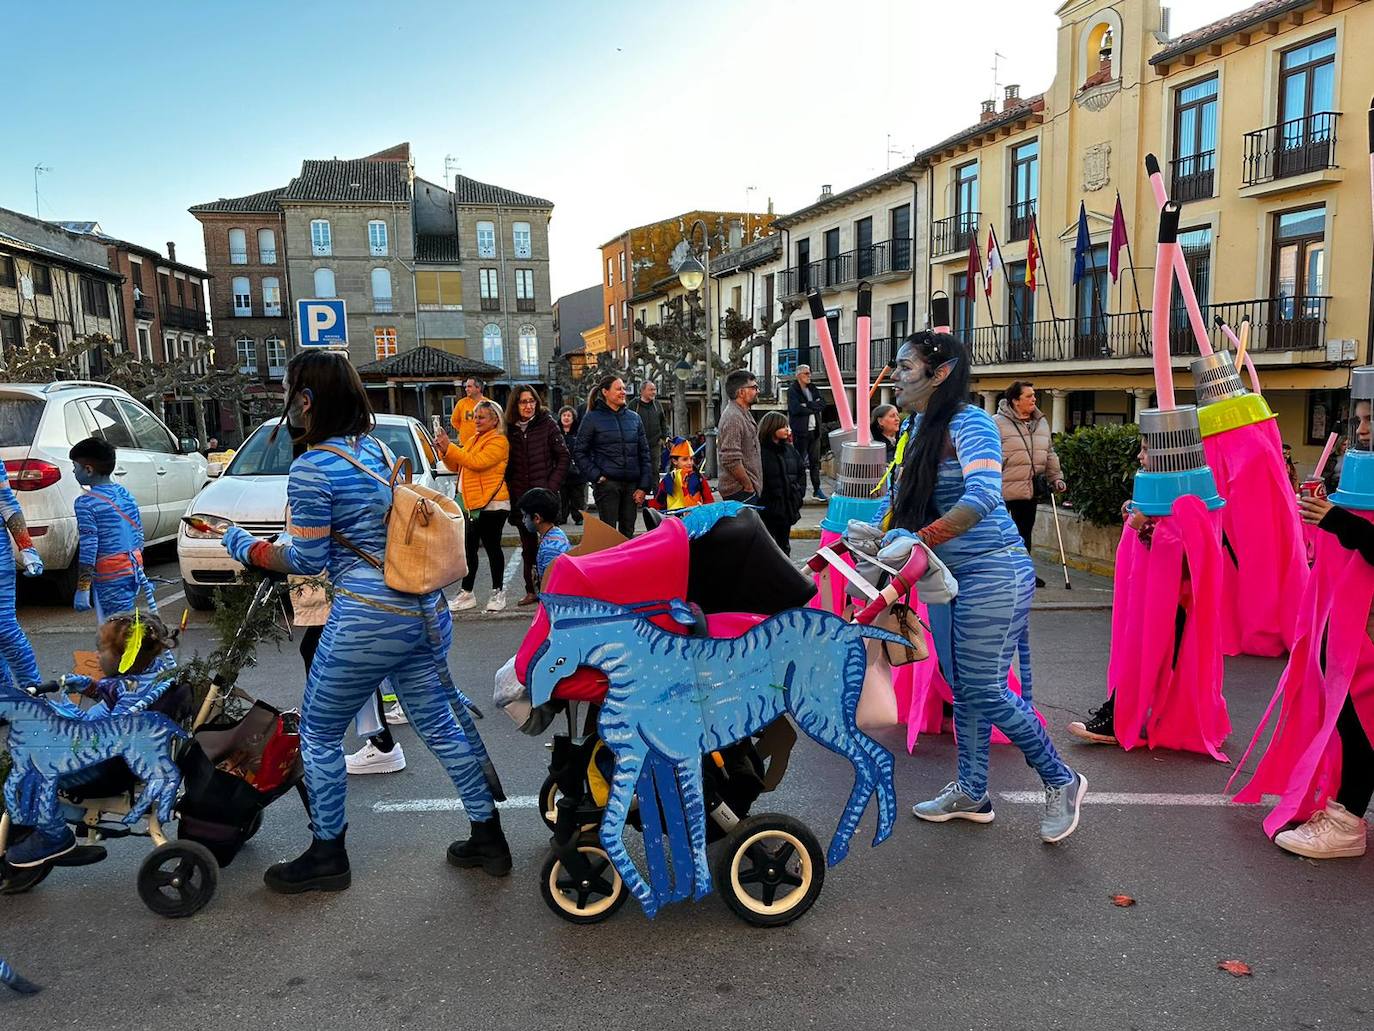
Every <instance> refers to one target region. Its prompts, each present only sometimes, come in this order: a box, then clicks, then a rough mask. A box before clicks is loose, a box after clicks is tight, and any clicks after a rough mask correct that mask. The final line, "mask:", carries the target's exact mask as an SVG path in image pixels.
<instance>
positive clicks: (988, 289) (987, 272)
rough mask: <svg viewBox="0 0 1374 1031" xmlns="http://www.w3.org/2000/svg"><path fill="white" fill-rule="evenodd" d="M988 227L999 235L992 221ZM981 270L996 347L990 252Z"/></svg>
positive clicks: (989, 321)
mask: <svg viewBox="0 0 1374 1031" xmlns="http://www.w3.org/2000/svg"><path fill="white" fill-rule="evenodd" d="M978 228H979V230H982V228H983V227H982V226H979V227H978ZM988 229H989V230H990V231H991V232H992V234H993V236H994V237H995V236H996V235H997V230H995V229H993V228H992V223H991V222H989V223H988ZM981 235H982V233H981V231H980V232H979V233H978V236H981ZM978 236H975V237H974V239H973V246H974V248H975V249H976V248H977V246H978ZM979 257H980V258H981V257H982V255H979ZM979 271H981V272H982V274H983V300H985V301H987V302H988V323H989V324H990V325H991V326H992V344H993V346H994V347H996V346H997V316H996V315H994V314H993V313H992V255H991V254H989V255H988V257H987V265H985V266H984V267H983V268H982V269H980V270H979Z"/></svg>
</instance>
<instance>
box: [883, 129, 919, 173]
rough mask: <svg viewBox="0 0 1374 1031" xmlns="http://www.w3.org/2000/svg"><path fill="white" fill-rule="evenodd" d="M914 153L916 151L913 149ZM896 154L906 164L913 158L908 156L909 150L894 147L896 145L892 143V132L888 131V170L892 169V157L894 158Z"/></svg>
mask: <svg viewBox="0 0 1374 1031" xmlns="http://www.w3.org/2000/svg"><path fill="white" fill-rule="evenodd" d="M913 153H914V151H913ZM894 155H895V156H896V157H899V158H901V159H902V164H906V163H907V162H908V161H910V160H911V158H910V157H909V156H908V153H907V151H905V150H903V149H902V148H901V147H894V146H893V145H892V133H888V134H887V170H888V171H889V172H890V171H892V158H893V156H894Z"/></svg>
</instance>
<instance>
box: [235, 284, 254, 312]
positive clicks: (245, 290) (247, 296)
mask: <svg viewBox="0 0 1374 1031" xmlns="http://www.w3.org/2000/svg"><path fill="white" fill-rule="evenodd" d="M233 294H234V314H235V315H252V314H253V293H252V288H251V287H249V285H248V277H247V276H235V277H234V289H233Z"/></svg>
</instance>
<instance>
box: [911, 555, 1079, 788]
mask: <svg viewBox="0 0 1374 1031" xmlns="http://www.w3.org/2000/svg"><path fill="white" fill-rule="evenodd" d="M951 571H952V572H953V573H954V576H955V578H956V579H957V580H958V581H959V595H958V597H957V598H955V599H954V601H953V602H951V603H950V604H949V605H948V606H943V605H942V606H932V609H931V613H932V617H934V619H935V621H936V622H937V623H942V624H944V626H943V627H939V626H937V628H936V629H937V632H938V636H939V637H940V638H943V641H942V642H941V644H940V645H939V648H940V657H941V662H942V665H943V666H944V667H945V669H944V672H945V678H946V679H947V680H948V681H949V683H950V687H951V688H952V690H953V692H954V730H955V734H956V735H957V736H958V748H959V787H960V789H961V790H962V791H963V792H964V793H965V794H966V795H968V796H969V797H970V798H982V797H983V795H984V794H986V793H987V790H988V749H989V746H990V745H991V743H992V728H993V727H994V726H995V727H997V729H998V730H1000V731H1002V733H1003V734H1005V735H1007V737H1008V739H1010V740H1011V742H1012V744H1014V745H1016V747H1017V748H1019V749H1021V752H1022V753H1023V754H1024V755H1025V757H1026V765H1028V766H1030V768H1031V769H1033V770H1035V772H1036V773H1038V774H1040V779H1041V780H1043V781H1044V782H1045V783H1046V784H1047V785H1050V786H1051V787H1061V786H1063V785H1065V784H1068V783H1069V782H1070V781H1072V780H1073V771H1072V770H1070V769H1069V767H1068V766H1067V765H1065V763H1064V760H1063V759H1061V758H1060V757H1059V753H1058V752H1056V751H1055V748H1054V743H1053V742H1052V741H1050V737H1049V735H1048V734H1047V733H1046V732H1045V728H1044V727H1043V726H1041V724H1040V720H1039V719H1038V718H1037V717H1036V715H1035V710H1034V709H1032V708H1031V705H1030V702H1029V701H1027V700H1025V699H1022V698H1018V697H1017V696H1016V694H1015V693H1013V692H1012V690H1011V689H1010V688H1009V687H1007V671H1008V670H1009V669H1010V668H1011V663H1012V660H1013V658H1015V657H1017V656H1018V653H1020V657H1021V658H1022V659H1023V668H1024V669H1025V671H1026V676H1027V677H1029V668H1030V655H1029V647H1028V646H1026V645H1025V642H1027V641H1029V634H1028V630H1029V626H1030V606H1031V599H1032V598H1033V597H1034V596H1035V566H1034V565H1033V564H1032V563H1031V560H1030V556H1029V555H1027V554H1026V552H1025V549H1023V548H1021V547H1014V548H1009V549H1007V550H1004V551H999V552H995V553H994V554H991V555H982V556H979V557H978V558H974V559H970V560H968V561H967V562H964V563H961V564H960V565H958V566H955V567H951ZM940 610H944V611H940ZM945 642H949V643H948V644H946V643H945ZM1025 687H1026V696H1027V698H1029V696H1030V683H1029V680H1027V682H1026V685H1025Z"/></svg>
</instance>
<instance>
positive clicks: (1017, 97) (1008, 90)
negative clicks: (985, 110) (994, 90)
mask: <svg viewBox="0 0 1374 1031" xmlns="http://www.w3.org/2000/svg"><path fill="white" fill-rule="evenodd" d="M1020 106H1021V86H1020V85H1019V84H1016V83H1013V84H1012V85H1010V86H1003V87H1002V110H1003V111H1010V110H1011V109H1012V108H1014V107H1020Z"/></svg>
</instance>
